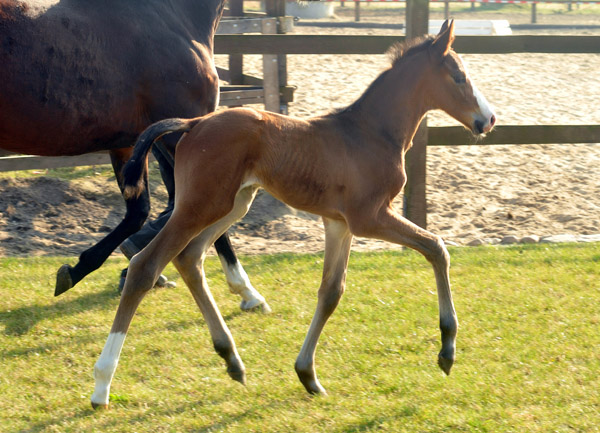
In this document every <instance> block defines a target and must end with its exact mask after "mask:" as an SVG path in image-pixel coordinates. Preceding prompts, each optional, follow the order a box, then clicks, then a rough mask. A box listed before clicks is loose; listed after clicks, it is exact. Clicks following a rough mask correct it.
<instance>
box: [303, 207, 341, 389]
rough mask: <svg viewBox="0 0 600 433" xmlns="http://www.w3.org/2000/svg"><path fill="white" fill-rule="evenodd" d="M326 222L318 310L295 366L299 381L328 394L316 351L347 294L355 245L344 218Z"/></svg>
mask: <svg viewBox="0 0 600 433" xmlns="http://www.w3.org/2000/svg"><path fill="white" fill-rule="evenodd" d="M323 222H324V223H325V264H324V266H323V278H322V280H321V287H320V288H319V300H318V302H317V311H316V312H315V315H314V317H313V320H312V322H311V324H310V328H309V330H308V334H307V335H306V339H305V340H304V344H303V345H302V349H301V350H300V354H299V355H298V358H297V359H296V365H295V368H296V373H297V374H298V377H299V378H300V382H302V385H304V387H305V388H306V390H307V391H308V392H309V393H311V394H326V392H325V389H324V388H323V387H322V386H321V384H320V383H319V380H318V379H317V373H316V371H315V350H316V348H317V341H318V340H319V336H320V335H321V332H322V331H323V328H324V327H325V323H326V322H327V319H328V318H329V316H331V314H332V313H333V311H334V310H335V308H336V307H337V305H338V303H339V301H340V298H341V297H342V294H343V293H344V286H345V284H346V268H347V266H348V257H349V255H350V246H351V244H352V234H351V233H350V231H349V230H348V225H347V224H346V223H345V222H344V221H337V220H328V219H325V218H323Z"/></svg>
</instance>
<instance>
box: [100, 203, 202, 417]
mask: <svg viewBox="0 0 600 433" xmlns="http://www.w3.org/2000/svg"><path fill="white" fill-rule="evenodd" d="M182 219H183V220H184V222H185V217H183V218H182ZM196 233H197V231H196V227H194V226H193V225H192V224H189V223H188V224H178V219H177V218H176V214H174V215H173V218H171V220H169V222H168V223H167V224H166V225H165V228H164V229H163V230H162V231H161V232H160V233H159V234H158V235H157V236H156V238H155V239H154V240H153V241H152V242H150V244H148V246H147V247H146V248H144V249H143V250H142V251H141V252H140V253H139V254H136V255H135V257H133V259H132V260H131V263H130V264H129V272H128V274H127V279H126V281H125V287H124V288H123V293H122V294H121V300H120V302H119V308H118V309H117V314H116V316H115V319H114V322H113V325H112V328H111V330H110V334H109V335H108V339H107V340H106V344H105V345H104V349H103V350H102V354H101V355H100V358H99V359H98V361H97V362H96V364H95V366H94V378H95V380H96V386H95V389H94V393H93V394H92V398H91V400H92V406H93V407H94V408H96V407H106V406H108V396H109V391H110V384H111V382H112V378H113V376H114V373H115V370H116V368H117V364H118V363H119V355H120V353H121V348H122V347H123V343H124V341H125V336H126V334H127V330H128V329H129V325H130V323H131V319H132V318H133V315H134V313H135V311H136V309H137V307H138V305H139V304H140V302H141V301H142V299H143V297H144V296H145V294H146V293H147V292H148V291H149V290H150V289H151V288H152V286H153V285H154V283H155V282H156V280H157V278H158V276H159V275H160V272H161V271H162V270H163V269H164V267H165V266H166V265H167V264H168V263H169V261H171V260H172V259H173V258H174V257H175V256H176V255H177V254H179V252H181V250H183V248H185V246H186V245H187V243H188V242H189V241H190V239H192V238H193V237H194V236H195V235H196Z"/></svg>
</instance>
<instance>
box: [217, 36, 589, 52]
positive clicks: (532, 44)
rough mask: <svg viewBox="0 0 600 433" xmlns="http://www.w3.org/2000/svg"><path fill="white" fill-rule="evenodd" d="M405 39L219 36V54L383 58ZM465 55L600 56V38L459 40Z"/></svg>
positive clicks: (532, 37) (458, 44)
mask: <svg viewBox="0 0 600 433" xmlns="http://www.w3.org/2000/svg"><path fill="white" fill-rule="evenodd" d="M401 41H404V36H352V35H351V36H346V35H217V36H215V54H289V55H294V54H383V53H385V52H386V51H387V49H388V48H389V47H390V46H391V45H392V44H394V43H395V42H401ZM453 46H454V47H455V48H456V51H458V52H459V53H461V54H511V53H571V54H572V53H587V54H598V53H600V36H554V35H539V36H538V35H536V36H532V35H518V36H457V37H456V40H455V42H454V45H453Z"/></svg>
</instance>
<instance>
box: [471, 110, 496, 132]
mask: <svg viewBox="0 0 600 433" xmlns="http://www.w3.org/2000/svg"><path fill="white" fill-rule="evenodd" d="M495 124H496V116H495V115H494V114H492V115H490V117H489V118H487V119H485V120H482V119H476V120H475V122H474V124H473V128H472V130H473V133H474V134H477V135H481V134H486V133H488V132H490V131H491V130H492V129H493V128H494V125H495Z"/></svg>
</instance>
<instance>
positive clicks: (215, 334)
mask: <svg viewBox="0 0 600 433" xmlns="http://www.w3.org/2000/svg"><path fill="white" fill-rule="evenodd" d="M256 191H257V188H256V187H254V186H250V187H247V188H244V189H242V190H240V191H239V192H238V193H237V195H236V198H235V201H234V206H233V209H232V210H231V211H230V212H229V213H228V214H227V215H226V216H225V217H223V218H221V219H220V220H219V221H217V222H216V223H214V224H212V225H211V226H209V227H207V228H206V229H205V230H203V231H202V233H200V235H198V236H197V237H196V238H195V239H194V240H193V241H192V242H190V243H189V244H188V246H187V247H186V248H185V249H184V250H183V251H182V252H181V253H180V254H179V255H178V256H177V257H176V258H175V259H174V260H173V264H174V265H175V266H176V267H177V270H178V271H179V273H180V274H181V276H182V277H183V279H184V281H185V283H186V284H187V286H188V288H189V289H190V291H191V292H192V295H193V297H194V300H195V301H196V304H198V307H200V311H201V312H202V315H203V316H204V319H205V320H206V324H207V326H208V329H209V331H210V335H211V337H212V341H213V346H214V348H215V350H216V352H217V353H218V354H219V356H221V357H222V358H223V359H224V360H225V362H226V363H227V373H229V376H230V377H231V378H232V379H234V380H236V381H238V382H240V383H242V384H245V383H246V373H245V368H244V364H243V363H242V360H241V358H240V356H239V354H238V352H237V349H236V347H235V342H234V341H233V337H232V336H231V333H230V332H229V329H228V328H227V325H226V324H225V321H224V320H223V317H222V316H221V313H220V312H219V308H218V307H217V305H216V303H215V301H214V299H213V297H212V294H211V293H210V290H209V288H208V284H207V282H206V278H205V275H204V267H203V265H204V258H205V255H206V251H207V250H208V248H209V247H210V245H211V244H212V243H213V242H214V240H215V239H216V238H217V237H219V236H221V234H222V233H223V232H225V230H227V229H228V228H229V226H231V224H233V223H234V222H236V221H237V220H239V219H240V218H242V217H243V216H244V215H245V214H246V212H248V209H249V207H250V204H251V203H252V200H253V199H254V196H255V194H256Z"/></svg>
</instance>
